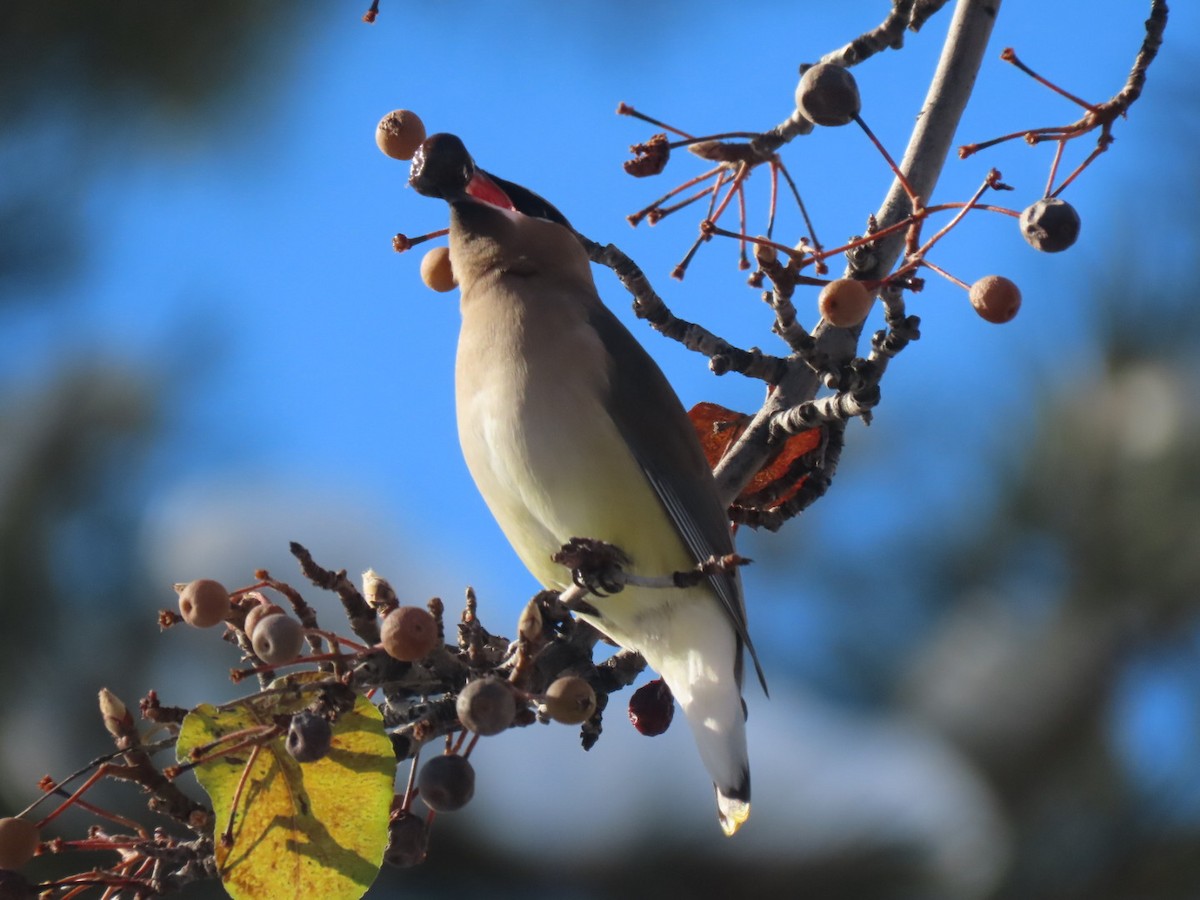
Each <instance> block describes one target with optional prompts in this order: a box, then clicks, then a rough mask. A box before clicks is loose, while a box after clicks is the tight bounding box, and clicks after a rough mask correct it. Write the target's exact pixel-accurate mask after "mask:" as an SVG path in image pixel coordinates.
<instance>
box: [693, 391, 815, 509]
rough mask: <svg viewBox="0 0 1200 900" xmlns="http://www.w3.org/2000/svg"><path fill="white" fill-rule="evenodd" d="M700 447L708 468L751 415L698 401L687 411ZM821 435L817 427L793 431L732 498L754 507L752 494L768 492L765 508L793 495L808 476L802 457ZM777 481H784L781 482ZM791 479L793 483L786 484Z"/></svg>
mask: <svg viewBox="0 0 1200 900" xmlns="http://www.w3.org/2000/svg"><path fill="white" fill-rule="evenodd" d="M688 417H689V418H690V419H691V420H692V425H693V426H695V428H696V432H697V434H698V435H699V437H700V446H701V447H703V448H704V456H705V458H707V459H708V464H709V466H710V467H711V468H716V466H717V463H719V462H720V461H721V458H722V457H723V456H724V455H725V454H726V453H727V452H729V448H730V447H732V446H733V444H734V442H735V441H736V440H737V439H738V438H739V437H740V436H741V434H742V432H743V431H745V430H746V427H747V426H748V425H749V424H750V420H751V416H748V415H746V414H745V413H739V412H736V411H735V410H732V409H726V408H725V407H724V406H719V405H718V404H716V403H697V404H696V405H695V406H693V407H692V408H691V409H690V410H689V411H688ZM823 437H824V436H823V435H822V433H821V429H820V428H810V429H808V430H806V431H801V432H800V433H798V434H794V435H792V436H791V437H789V438H788V439H787V440H786V441H784V442H783V443H782V444H781V445H780V446H779V447H778V448H777V449H776V450H775V451H774V453H772V455H771V456H770V458H769V459H768V460H767V462H766V464H765V465H764V466H763V467H762V468H761V469H760V470H759V471H758V472H757V473H755V475H754V477H753V478H751V479H750V481H749V483H748V484H747V485H746V487H745V488H744V489H743V490H742V492H741V493H740V494H739V495H738V497H737V499H736V500H735V501H734V502H735V503H738V504H745V505H750V506H756V505H760V504H756V503H755V502H754V498H755V495H758V494H761V493H763V492H764V491H768V490H769V491H770V496H771V499H770V500H768V501H766V505H767V507H768V508H771V507H775V506H778V505H780V504H781V503H783V502H785V501H786V500H788V499H789V498H790V497H792V496H793V495H794V494H795V493H796V491H798V490H800V486H801V485H802V484H804V480H805V478H806V477H807V468H806V467H805V466H804V464H803V462H801V460H802V458H803V457H804V456H805V455H807V454H809V453H811V452H812V451H813V450H816V449H817V448H818V447H820V446H821V441H822V440H823ZM780 482H783V483H782V484H780ZM788 482H792V483H788Z"/></svg>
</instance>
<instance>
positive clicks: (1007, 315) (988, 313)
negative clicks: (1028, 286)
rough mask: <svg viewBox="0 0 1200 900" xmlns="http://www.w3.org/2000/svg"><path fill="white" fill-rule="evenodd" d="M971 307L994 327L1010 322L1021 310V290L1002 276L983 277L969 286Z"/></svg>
mask: <svg viewBox="0 0 1200 900" xmlns="http://www.w3.org/2000/svg"><path fill="white" fill-rule="evenodd" d="M970 297H971V305H972V306H974V307H975V312H977V313H979V315H980V317H981V318H983V319H986V320H987V321H988V322H992V323H994V324H996V325H1002V324H1004V323H1005V322H1008V321H1011V320H1012V318H1013V316H1015V315H1016V314H1017V310H1019V309H1020V308H1021V289H1020V288H1018V287H1017V286H1016V285H1015V284H1013V283H1012V282H1011V281H1009V280H1008V279H1007V278H1005V277H1004V276H1003V275H985V276H984V277H983V278H980V279H979V280H978V281H977V282H975V283H974V284H973V285H971V293H970Z"/></svg>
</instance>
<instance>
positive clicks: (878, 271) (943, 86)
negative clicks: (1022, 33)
mask: <svg viewBox="0 0 1200 900" xmlns="http://www.w3.org/2000/svg"><path fill="white" fill-rule="evenodd" d="M999 7H1000V0H959V3H958V6H957V8H956V10H955V14H954V18H953V20H952V21H951V23H950V29H949V33H948V35H947V38H946V44H945V46H944V47H943V49H942V57H941V59H940V60H939V62H938V68H937V71H936V73H935V74H934V78H933V82H932V84H931V85H930V88H929V93H928V95H927V97H926V100H925V104H924V107H923V108H922V111H921V114H920V116H918V118H917V127H916V129H915V130H914V131H913V134H912V137H911V139H910V140H909V144H908V149H907V150H906V152H905V154H904V158H903V160H902V161H901V163H900V170H901V171H902V172H903V173H904V175H905V178H906V179H907V180H908V183H909V184H910V185H911V186H912V189H913V190H914V191H915V192H916V193H917V195H918V196H919V197H922V198H927V197H929V196H930V194H932V192H933V189H934V186H935V185H936V184H937V180H938V177H939V176H940V174H941V171H942V167H943V166H944V165H945V161H946V157H947V155H948V153H949V151H950V145H951V142H952V141H953V138H954V132H955V130H956V129H957V127H958V123H959V120H960V119H961V117H962V113H963V110H964V109H965V108H966V104H967V100H968V98H969V97H970V95H971V91H972V89H973V88H974V85H975V77H976V75H977V74H978V72H979V67H980V64H981V62H982V60H983V55H984V52H985V51H986V49H987V43H988V38H989V37H990V36H991V33H992V26H993V25H994V23H995V19H996V15H997V13H998V11H999ZM911 212H912V206H911V203H910V201H909V199H908V195H907V194H906V193H905V191H904V189H903V187H902V186H901V183H900V181H899V180H896V181H895V182H894V183H893V185H892V188H891V191H890V192H889V193H888V196H887V198H886V199H885V200H884V202H883V206H882V207H881V208H880V211H879V213H878V215H877V219H878V222H879V227H880V229H883V228H886V227H887V226H889V225H891V224H892V223H894V222H899V221H901V220H903V219H904V218H905V217H907V216H908V215H909V214H910V213H911ZM903 246H904V235H903V234H902V233H899V232H897V233H896V234H894V235H888V236H886V237H883V238H881V239H880V240H879V241H878V242H877V243H876V244H875V245H874V251H873V253H871V254H869V259H867V260H866V261H865V264H863V265H861V266H860V267H857V268H856V271H854V272H852V273H850V274H852V275H854V276H855V277H857V278H864V279H881V278H883V277H884V276H885V275H887V273H888V272H889V271H890V270H891V268H892V266H893V265H895V262H896V260H897V259H898V258H899V256H900V253H901V251H902V250H903ZM814 337H815V338H816V343H817V352H818V353H822V352H823V353H824V354H825V355H827V356H828V357H829V358H830V359H831V360H838V359H845V360H848V359H850V358H851V357H852V356H853V355H854V347H855V344H856V343H857V341H858V332H857V330H856V329H840V328H832V327H831V326H829V325H828V324H827V323H824V322H822V323H821V324H820V325H818V326H817V328H816V330H815V332H814ZM818 387H819V380H818V376H817V373H815V372H814V371H813V370H812V369H810V368H808V367H807V366H805V367H799V366H797V367H793V368H790V369H789V370H788V374H787V376H786V377H785V378H784V380H783V381H782V382H780V383H779V384H778V385H777V386H776V389H775V390H774V391H773V392H772V393H771V396H770V397H769V398H768V399H767V402H766V403H765V404H764V405H763V408H762V409H761V410H760V411H759V412H758V414H757V415H756V416H755V418H754V421H753V422H752V423H751V424H750V426H749V427H748V428H747V429H746V431H745V432H744V433H743V434H742V435H741V437H740V438H739V439H738V441H737V443H736V444H735V445H734V446H733V448H732V449H731V450H730V452H729V454H727V455H726V457H725V459H723V460H721V462H720V463H719V464H718V466H717V468H716V471H715V472H714V474H715V476H716V479H717V486H718V489H719V490H720V492H721V496H722V498H723V499H724V500H725V501H726V502H730V501H732V500H733V498H734V497H736V496H737V495H738V494H739V493H740V492H741V490H742V489H743V488H744V487H745V486H746V484H747V483H748V482H749V480H750V479H751V478H752V477H753V476H754V473H755V472H757V471H758V470H759V469H760V468H761V467H762V465H763V463H764V462H765V461H766V459H767V457H768V455H769V453H770V439H771V434H770V423H771V421H772V419H773V418H774V417H775V415H777V414H778V413H779V412H780V411H782V410H785V409H788V408H789V407H793V406H797V405H799V404H801V403H803V402H805V401H808V400H812V399H813V398H814V397H815V396H816V392H817V388H818Z"/></svg>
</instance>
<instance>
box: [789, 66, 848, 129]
mask: <svg viewBox="0 0 1200 900" xmlns="http://www.w3.org/2000/svg"><path fill="white" fill-rule="evenodd" d="M796 108H797V109H799V110H800V112H801V113H803V115H804V118H806V119H808V120H809V121H810V122H814V123H816V124H817V125H845V124H847V123H848V122H852V121H854V117H855V116H856V115H858V112H859V110H860V109H862V100H861V99H860V98H859V96H858V85H857V84H856V83H855V81H854V76H853V75H851V74H850V71H849V70H848V69H846V68H844V67H842V66H839V65H835V64H834V63H817V64H816V65H815V66H810V67H809V68H808V69H806V70H805V72H804V74H803V75H801V76H800V83H799V84H798V85H796Z"/></svg>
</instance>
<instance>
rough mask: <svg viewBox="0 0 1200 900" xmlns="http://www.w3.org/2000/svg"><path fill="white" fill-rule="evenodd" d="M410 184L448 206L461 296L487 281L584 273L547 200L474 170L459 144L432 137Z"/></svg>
mask: <svg viewBox="0 0 1200 900" xmlns="http://www.w3.org/2000/svg"><path fill="white" fill-rule="evenodd" d="M408 183H409V184H410V185H411V186H412V187H413V189H414V190H415V191H416V192H417V193H419V194H423V195H424V196H426V197H435V198H438V199H441V200H445V201H446V202H447V203H449V204H450V255H451V262H452V264H453V268H454V274H455V277H456V278H457V279H458V282H459V284H460V286H462V288H463V290H464V293H465V292H466V290H467V289H468V288H469V286H470V285H471V284H472V283H474V282H475V281H476V280H478V279H480V278H482V277H484V276H487V275H495V274H500V275H517V276H531V275H537V274H543V273H545V274H553V273H554V272H556V271H558V270H560V269H563V268H578V265H579V262H580V259H582V260H583V265H584V266H585V267H586V265H587V263H586V254H585V253H584V251H583V247H582V245H581V244H580V243H579V239H578V237H577V236H576V233H575V230H574V229H573V228H572V227H571V224H570V222H568V221H567V218H566V216H564V215H563V214H562V213H561V212H559V211H558V209H556V208H555V207H554V205H553V204H551V203H550V202H549V201H548V200H546V199H545V198H544V197H541V196H539V195H538V194H535V193H534V192H533V191H531V190H529V189H528V188H525V187H522V186H521V185H519V184H514V183H513V182H511V181H505V180H504V179H503V178H498V177H497V176H495V175H491V174H489V173H488V172H485V171H484V170H483V169H481V168H479V167H478V166H477V165H476V164H475V161H474V160H473V159H472V158H471V154H470V153H468V152H467V148H466V146H465V145H464V144H463V142H462V140H461V139H460V138H458V137H457V136H456V135H453V134H446V133H441V134H434V135H430V136H429V137H428V138H426V139H425V141H424V142H423V143H422V144H421V146H420V147H419V148H417V152H416V154H415V155H414V156H413V161H412V171H411V173H410V175H409V178H408Z"/></svg>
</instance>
